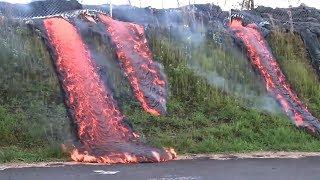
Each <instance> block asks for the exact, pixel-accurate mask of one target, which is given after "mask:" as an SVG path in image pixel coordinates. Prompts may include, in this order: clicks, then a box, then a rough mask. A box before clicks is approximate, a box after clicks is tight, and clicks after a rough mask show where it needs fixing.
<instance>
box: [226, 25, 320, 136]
mask: <svg viewBox="0 0 320 180" xmlns="http://www.w3.org/2000/svg"><path fill="white" fill-rule="evenodd" d="M230 28H231V29H232V30H233V31H234V32H235V35H236V36H237V37H238V38H239V39H241V40H242V42H243V43H244V45H245V46H246V48H247V51H248V55H249V57H250V60H251V62H252V64H253V65H254V66H255V67H256V68H257V69H258V70H259V72H260V74H261V76H262V77H263V79H264V81H265V83H266V88H267V90H268V92H270V93H271V94H273V95H274V97H275V98H276V99H277V100H278V102H279V104H280V105H281V107H282V109H283V110H284V111H285V112H286V114H287V115H288V116H289V117H291V118H292V119H293V120H294V121H295V124H296V125H297V126H298V127H305V128H307V129H308V130H311V131H312V132H313V133H315V132H316V131H318V130H319V127H320V126H319V121H318V120H317V119H316V118H315V117H313V116H312V115H311V113H310V112H309V111H308V110H307V108H306V107H305V106H304V105H303V104H302V103H301V101H300V100H299V98H298V96H297V95H296V94H295V93H294V92H293V90H292V89H291V88H290V86H289V84H288V83H287V82H286V78H285V76H284V74H283V73H282V71H281V69H280V67H279V65H278V63H277V60H276V59H275V58H274V57H273V55H272V53H271V52H270V50H269V47H268V45H267V42H266V41H265V40H264V37H263V36H262V35H261V33H260V31H259V30H258V27H257V26H256V25H255V24H249V25H247V26H244V25H243V22H242V20H240V19H233V20H232V22H231V24H230Z"/></svg>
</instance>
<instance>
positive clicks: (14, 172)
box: [0, 157, 320, 180]
mask: <svg viewBox="0 0 320 180" xmlns="http://www.w3.org/2000/svg"><path fill="white" fill-rule="evenodd" d="M38 179H41V180H207V179H208V180H213V179H214V180H220V179H221V180H229V179H230V180H242V179H243V180H270V179H271V180H277V179H280V180H299V179H301V180H320V157H309V158H303V159H238V160H236V159H234V160H226V161H221V160H210V159H197V160H180V161H171V162H167V163H159V164H131V165H72V166H69V165H67V166H59V167H42V168H20V169H6V170H2V171H0V180H38Z"/></svg>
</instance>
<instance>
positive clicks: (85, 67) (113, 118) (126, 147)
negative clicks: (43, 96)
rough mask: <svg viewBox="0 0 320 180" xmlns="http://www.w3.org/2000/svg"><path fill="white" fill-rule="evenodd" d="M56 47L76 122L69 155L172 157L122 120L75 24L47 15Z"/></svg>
mask: <svg viewBox="0 0 320 180" xmlns="http://www.w3.org/2000/svg"><path fill="white" fill-rule="evenodd" d="M43 24H44V27H45V30H46V34H47V37H48V39H47V40H48V42H49V43H50V45H51V46H52V49H53V52H54V55H55V57H54V64H55V66H56V69H57V72H58V75H59V79H60V83H61V84H62V86H63V89H64V91H65V93H66V97H67V100H66V104H67V106H68V108H69V113H70V114H71V117H72V119H73V120H74V121H75V123H76V124H77V130H78V139H79V143H80V144H79V145H78V146H77V147H76V149H74V150H73V151H72V152H71V158H72V159H73V160H74V161H78V162H90V163H96V162H98V163H134V162H160V161H167V160H170V159H173V158H174V157H175V154H174V153H173V152H171V151H167V150H160V149H155V148H151V147H147V146H145V145H144V144H142V143H140V142H139V139H138V138H137V135H136V134H135V133H134V132H133V131H132V130H131V129H130V128H129V126H127V125H126V124H125V123H124V118H125V117H124V116H123V115H122V113H121V112H120V111H119V108H118V106H117V103H116V102H115V101H114V99H113V96H112V93H111V92H110V90H109V89H108V88H107V87H105V85H104V83H103V82H102V81H101V79H100V76H99V74H98V73H97V70H96V68H95V64H94V63H93V60H92V57H91V55H90V52H89V50H88V48H87V47H86V45H85V44H84V42H83V41H82V38H81V36H80V35H79V34H78V32H77V29H76V28H75V27H74V26H73V25H72V24H71V23H69V22H68V21H66V20H64V19H63V18H58V17H56V18H49V19H45V20H44V23H43Z"/></svg>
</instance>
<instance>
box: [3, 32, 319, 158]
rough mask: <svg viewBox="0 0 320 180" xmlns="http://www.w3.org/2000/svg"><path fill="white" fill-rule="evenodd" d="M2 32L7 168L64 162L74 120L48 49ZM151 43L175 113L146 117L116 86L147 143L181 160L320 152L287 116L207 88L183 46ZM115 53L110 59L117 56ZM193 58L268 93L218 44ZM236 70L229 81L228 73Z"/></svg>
mask: <svg viewBox="0 0 320 180" xmlns="http://www.w3.org/2000/svg"><path fill="white" fill-rule="evenodd" d="M1 27H4V26H1ZM0 33H1V36H0V42H1V44H0V46H1V47H0V49H1V53H0V56H1V58H0V62H1V64H2V66H1V67H0V77H1V82H0V93H1V96H0V102H1V104H0V139H1V143H0V162H11V161H43V160H48V159H52V158H64V157H65V156H64V155H63V154H62V153H61V151H60V149H59V144H60V143H62V142H64V141H65V140H66V139H68V137H69V134H68V132H69V129H68V120H67V117H66V112H65V109H64V106H63V103H62V97H61V93H60V90H59V87H58V83H57V79H56V77H55V75H54V72H53V69H52V66H51V62H50V58H49V55H48V53H47V51H46V48H45V47H44V45H43V43H42V42H41V40H40V39H39V38H37V37H36V36H35V35H34V34H32V33H30V32H28V31H25V30H24V29H20V28H16V27H15V28H12V27H11V28H10V27H8V28H5V29H3V30H2V31H0ZM8 35H9V36H8ZM88 41H89V40H88ZM150 42H151V45H152V47H153V48H152V49H153V51H154V54H155V58H156V59H157V60H159V61H160V62H161V63H162V64H163V65H164V67H165V71H166V74H167V75H168V80H169V83H170V98H169V102H168V115H167V116H165V117H153V116H150V115H148V114H146V113H144V112H143V111H142V110H141V108H140V107H139V106H138V103H137V102H136V101H134V100H132V98H128V97H132V94H130V91H128V90H127V87H128V85H127V83H126V82H123V83H122V81H121V83H120V84H115V86H114V87H113V88H115V89H116V90H118V91H116V92H117V93H116V98H118V99H121V103H120V105H121V107H122V108H123V110H124V113H125V115H126V116H127V117H128V119H129V120H130V121H131V122H132V123H133V126H134V128H135V130H137V131H138V132H140V133H141V134H142V138H143V140H144V141H145V142H147V143H150V144H153V145H155V146H165V147H169V146H170V147H174V148H176V149H177V150H178V152H179V153H180V154H182V153H209V152H235V151H236V152H244V151H257V150H297V151H317V150H318V149H319V147H320V141H318V140H317V139H315V138H313V137H311V136H310V135H308V134H306V133H305V132H302V131H297V130H296V129H295V128H294V127H293V125H292V124H291V123H290V122H289V121H288V119H287V118H286V117H283V116H281V115H272V114H268V113H263V112H261V111H257V110H253V109H251V108H248V103H250V102H248V100H244V99H242V98H239V97H235V96H233V95H232V94H228V93H226V92H224V91H223V90H221V89H218V88H214V87H213V86H212V85H210V84H208V83H207V81H206V77H203V76H199V75H197V74H196V73H195V72H194V71H192V70H190V68H189V65H188V62H189V60H190V58H189V59H188V57H189V56H187V55H186V53H184V51H182V50H181V49H179V48H177V47H178V46H177V45H176V44H173V43H172V42H171V41H169V40H167V39H162V40H160V39H159V38H158V37H155V36H153V37H151V40H150ZM91 43H92V44H95V45H94V47H95V49H97V51H98V52H104V51H108V50H110V47H104V46H103V45H102V44H101V42H100V43H99V42H98V43H94V42H91ZM200 52H206V53H205V54H207V55H204V53H200ZM110 53H111V52H108V53H107V54H109V56H107V57H109V58H112V55H111V56H110ZM191 56H192V58H191V59H199V62H200V63H203V64H205V65H204V67H205V68H209V69H207V70H210V71H211V70H216V71H218V73H219V75H221V76H222V77H224V78H226V79H231V80H232V81H230V83H229V82H228V83H229V84H232V82H238V81H240V82H241V83H243V84H245V85H246V87H247V88H248V89H250V90H255V91H256V92H257V94H259V93H263V90H262V89H260V85H257V84H259V83H257V82H256V81H257V79H256V78H253V77H251V78H248V77H250V76H252V73H253V72H247V70H248V65H247V64H246V62H245V61H239V62H238V63H239V64H237V60H238V56H237V55H234V54H232V53H229V52H226V51H224V50H223V49H221V48H220V47H217V46H210V47H207V46H204V47H201V48H200V49H197V50H195V51H192V54H191ZM241 60H245V59H244V58H243V57H242V58H241ZM212 63H213V64H214V65H220V66H219V68H216V67H215V66H212ZM113 66H114V64H113V65H112V66H111V67H113ZM230 66H231V67H230ZM234 69H237V70H236V71H235V72H234V74H232V76H231V77H230V76H229V75H230V74H229V73H228V72H230V71H233V70H234ZM107 72H109V71H107ZM115 74H117V76H115V77H114V79H113V82H120V81H119V79H118V78H119V77H120V76H121V75H119V72H115ZM121 87H124V88H123V90H122V89H121V90H119V88H121ZM128 95H129V96H128ZM302 144H303V146H302Z"/></svg>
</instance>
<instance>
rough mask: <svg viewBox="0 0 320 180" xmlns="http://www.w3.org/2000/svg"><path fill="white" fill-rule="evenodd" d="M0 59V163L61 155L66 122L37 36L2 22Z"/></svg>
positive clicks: (66, 135) (45, 51)
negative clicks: (60, 146) (60, 147)
mask: <svg viewBox="0 0 320 180" xmlns="http://www.w3.org/2000/svg"><path fill="white" fill-rule="evenodd" d="M0 64H1V66H0V77H1V81H0V139H1V141H0V162H10V161H34V160H37V161H40V160H45V159H48V158H55V157H61V156H60V155H58V154H62V152H58V151H59V148H57V147H59V146H57V144H60V143H63V142H64V141H65V140H68V139H69V138H70V133H69V132H70V131H69V123H68V118H67V116H66V109H65V107H64V104H63V101H62V95H61V92H60V88H59V84H58V80H57V78H56V75H55V73H54V70H53V67H52V63H51V60H50V56H49V53H48V51H47V50H46V47H45V45H44V43H43V42H42V40H41V38H39V37H38V36H37V35H36V34H34V33H32V32H30V31H29V30H27V29H26V28H24V27H22V26H20V25H19V24H12V23H10V25H9V24H7V22H5V21H1V31H0ZM15 154H16V157H14V156H15Z"/></svg>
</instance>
